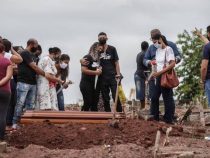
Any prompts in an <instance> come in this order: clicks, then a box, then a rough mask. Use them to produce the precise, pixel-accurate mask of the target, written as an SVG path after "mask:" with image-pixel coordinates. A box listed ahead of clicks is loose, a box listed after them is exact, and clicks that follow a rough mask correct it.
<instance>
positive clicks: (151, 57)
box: [144, 41, 181, 66]
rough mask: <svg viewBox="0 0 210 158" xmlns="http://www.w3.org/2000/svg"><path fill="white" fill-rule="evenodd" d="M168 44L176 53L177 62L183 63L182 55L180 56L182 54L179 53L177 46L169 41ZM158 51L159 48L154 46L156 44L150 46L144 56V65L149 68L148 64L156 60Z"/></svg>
mask: <svg viewBox="0 0 210 158" xmlns="http://www.w3.org/2000/svg"><path fill="white" fill-rule="evenodd" d="M167 42H168V46H169V47H171V48H172V49H173V51H174V55H175V59H176V62H177V63H179V62H180V61H181V55H180V52H179V50H178V48H177V46H176V44H175V43H173V42H171V41H167ZM156 50H157V48H156V47H155V46H154V44H152V45H150V46H149V48H148V50H147V52H146V53H145V56H144V65H145V66H148V63H149V62H150V61H151V60H154V59H155V54H156Z"/></svg>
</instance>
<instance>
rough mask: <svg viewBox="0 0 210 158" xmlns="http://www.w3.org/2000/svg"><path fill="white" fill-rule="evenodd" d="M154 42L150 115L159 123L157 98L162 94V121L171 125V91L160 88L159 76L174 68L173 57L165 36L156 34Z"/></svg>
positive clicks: (173, 104) (172, 104) (173, 110)
mask: <svg viewBox="0 0 210 158" xmlns="http://www.w3.org/2000/svg"><path fill="white" fill-rule="evenodd" d="M154 40H156V43H155V47H157V51H156V66H157V72H154V73H153V78H154V80H153V84H154V90H153V91H152V94H151V114H152V115H153V116H154V119H155V120H157V121H159V98H160V95H161V94H162V97H163V101H164V105H165V114H164V116H163V120H164V121H165V122H166V123H173V118H174V112H175V103H174V99H173V89H172V88H165V87H162V86H161V75H162V74H164V73H165V72H167V71H168V70H170V69H172V68H173V67H174V66H175V56H174V52H173V49H172V48H171V47H169V46H168V43H167V40H166V38H165V36H163V35H160V34H158V35H156V36H155V37H154ZM164 63H166V67H164Z"/></svg>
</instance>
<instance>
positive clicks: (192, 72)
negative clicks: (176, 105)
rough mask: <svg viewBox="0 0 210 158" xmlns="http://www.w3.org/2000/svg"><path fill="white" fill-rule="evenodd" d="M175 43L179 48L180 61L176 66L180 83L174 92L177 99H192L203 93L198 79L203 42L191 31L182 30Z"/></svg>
mask: <svg viewBox="0 0 210 158" xmlns="http://www.w3.org/2000/svg"><path fill="white" fill-rule="evenodd" d="M177 44H178V46H179V48H180V49H181V54H182V62H181V64H180V65H179V66H178V67H177V68H176V72H177V75H178V76H179V77H180V85H179V87H178V88H177V89H176V93H175V94H176V95H177V97H178V99H179V100H193V99H194V98H195V97H198V96H200V95H201V94H202V93H203V90H202V89H201V87H200V84H199V81H200V64H201V60H202V47H203V45H204V43H203V42H202V41H201V40H200V39H199V38H198V37H197V36H196V35H194V34H193V33H189V32H188V31H186V30H184V32H183V33H182V34H179V35H178V41H177Z"/></svg>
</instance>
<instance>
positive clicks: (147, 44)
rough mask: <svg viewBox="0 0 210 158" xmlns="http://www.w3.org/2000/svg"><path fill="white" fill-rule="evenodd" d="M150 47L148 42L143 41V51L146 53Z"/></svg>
mask: <svg viewBox="0 0 210 158" xmlns="http://www.w3.org/2000/svg"><path fill="white" fill-rule="evenodd" d="M148 47H149V43H148V42H147V41H143V42H142V43H141V50H142V51H146V50H147V49H148Z"/></svg>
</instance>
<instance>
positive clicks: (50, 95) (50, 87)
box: [37, 47, 63, 110]
mask: <svg viewBox="0 0 210 158" xmlns="http://www.w3.org/2000/svg"><path fill="white" fill-rule="evenodd" d="M60 52H61V51H60V49H59V48H57V47H54V48H50V49H49V55H48V56H45V57H43V58H42V59H41V60H40V61H39V63H38V66H39V68H41V69H42V70H43V71H44V72H45V77H43V76H41V75H39V76H38V78H37V108H38V109H40V110H58V101H57V94H56V83H63V81H62V80H61V79H59V78H56V74H57V69H56V67H55V62H54V59H55V58H57V57H58V56H59V54H60Z"/></svg>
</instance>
